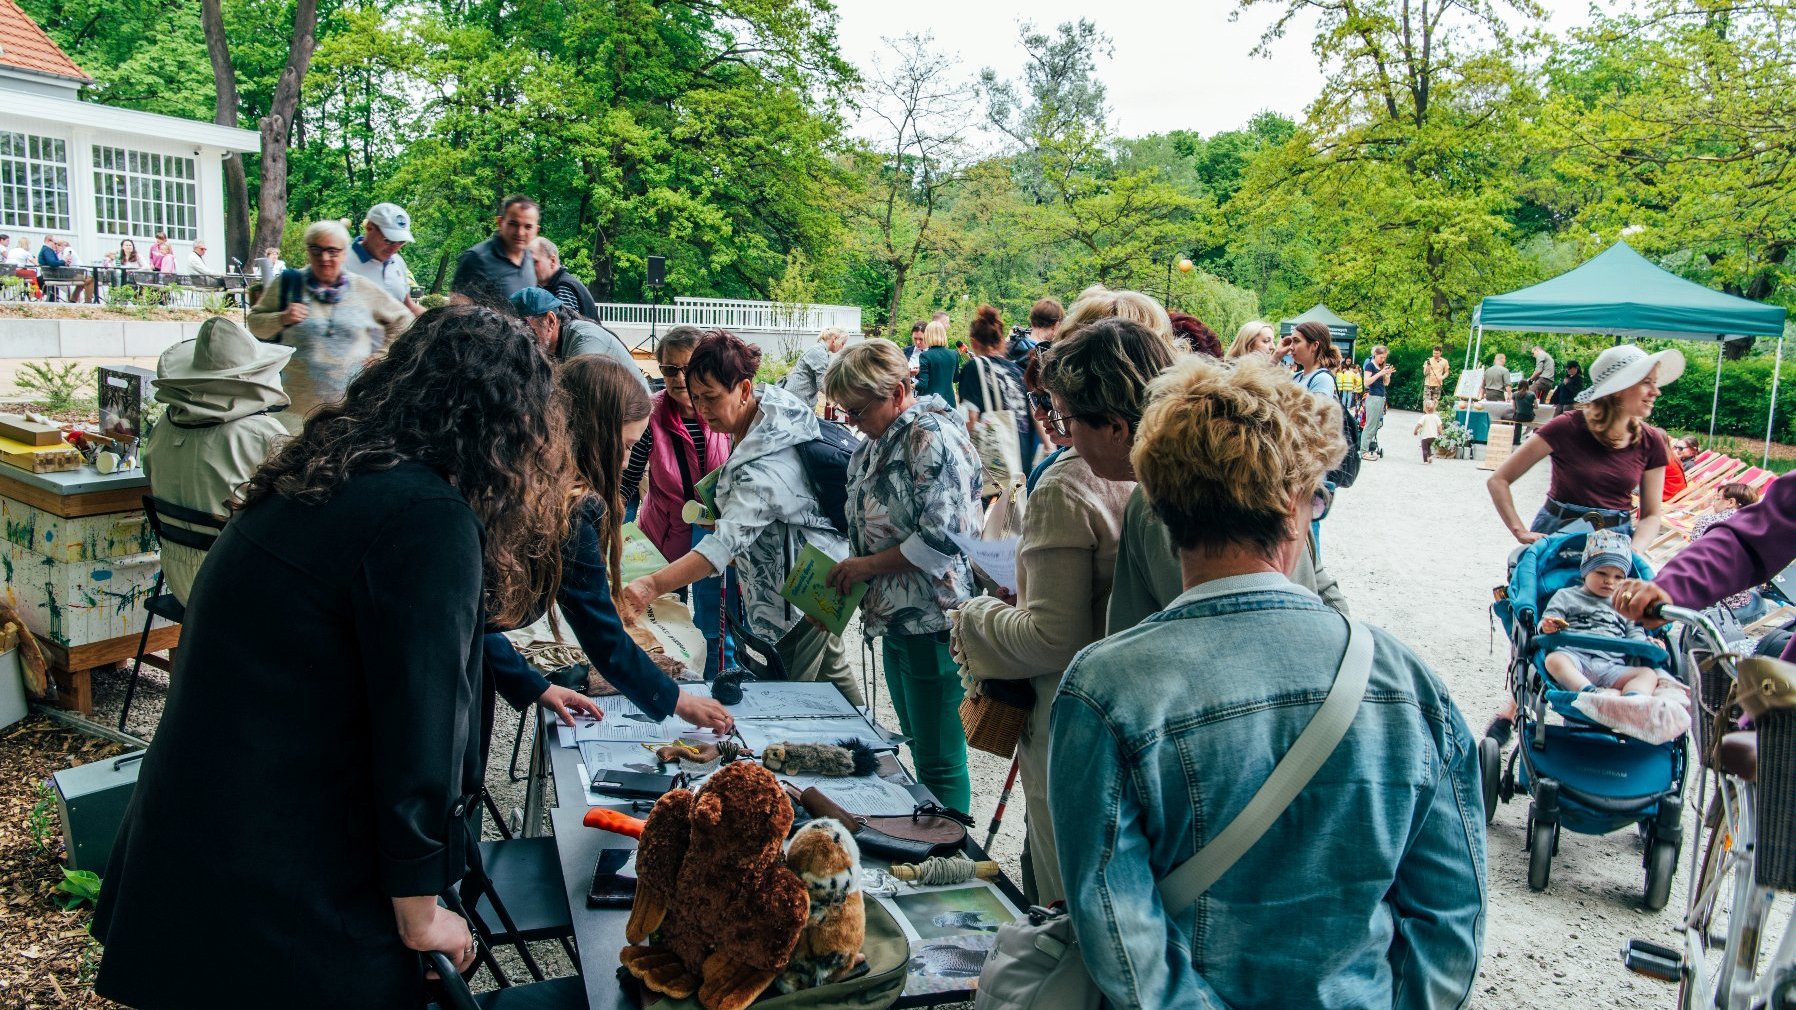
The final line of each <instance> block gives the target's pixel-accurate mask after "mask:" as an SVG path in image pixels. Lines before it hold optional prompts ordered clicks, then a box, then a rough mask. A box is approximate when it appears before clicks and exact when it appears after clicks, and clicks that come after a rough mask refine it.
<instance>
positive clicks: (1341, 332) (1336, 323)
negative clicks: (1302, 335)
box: [1278, 302, 1359, 361]
mask: <svg viewBox="0 0 1796 1010" xmlns="http://www.w3.org/2000/svg"><path fill="white" fill-rule="evenodd" d="M1298 323H1321V324H1322V325H1324V326H1326V327H1328V336H1329V338H1330V339H1331V340H1333V341H1334V342H1335V346H1336V347H1339V348H1340V349H1341V357H1343V358H1345V359H1347V360H1348V361H1352V360H1353V345H1354V342H1355V341H1357V340H1359V324H1358V323H1350V322H1348V321H1347V320H1345V319H1342V318H1341V317H1340V316H1337V315H1335V313H1334V310H1333V309H1331V308H1329V307H1328V306H1326V305H1324V304H1322V303H1321V302H1317V303H1316V304H1314V305H1312V306H1310V308H1309V311H1307V312H1305V313H1303V314H1302V315H1298V316H1292V317H1291V318H1289V319H1284V320H1280V321H1279V324H1278V335H1279V336H1281V337H1288V336H1290V335H1291V331H1292V330H1294V329H1296V328H1297V324H1298Z"/></svg>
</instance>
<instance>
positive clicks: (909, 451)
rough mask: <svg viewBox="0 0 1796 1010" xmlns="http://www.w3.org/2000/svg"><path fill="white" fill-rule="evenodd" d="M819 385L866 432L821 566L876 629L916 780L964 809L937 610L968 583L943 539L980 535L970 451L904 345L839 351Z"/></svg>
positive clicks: (870, 344)
mask: <svg viewBox="0 0 1796 1010" xmlns="http://www.w3.org/2000/svg"><path fill="white" fill-rule="evenodd" d="M823 391H824V393H825V394H827V395H828V396H829V399H830V401H831V402H833V403H839V404H841V405H842V407H843V409H844V410H846V411H847V413H848V421H849V423H850V424H853V425H854V426H855V427H857V428H859V429H860V430H861V432H862V433H863V434H865V435H866V436H867V440H866V441H864V442H862V443H861V444H860V447H859V448H857V449H856V450H855V451H854V455H853V456H851V457H849V460H848V546H849V548H850V549H851V550H853V552H854V555H853V556H852V557H849V558H847V559H846V560H844V561H842V562H841V563H840V564H838V565H836V566H835V568H833V569H831V570H830V574H829V580H830V583H831V584H832V585H834V586H835V587H836V588H837V589H839V590H841V591H842V592H844V593H846V592H848V591H849V590H850V589H852V588H853V587H854V585H855V584H856V583H859V582H868V583H870V585H869V587H868V589H867V596H866V598H865V599H863V600H862V601H861V620H862V622H863V629H864V633H865V634H866V635H867V636H868V637H869V638H871V637H874V636H881V637H882V638H883V642H882V652H883V654H884V657H885V667H886V685H887V686H888V687H890V688H891V691H892V707H893V708H895V709H897V711H898V725H899V727H900V728H901V729H903V730H904V735H905V736H908V737H910V740H911V744H910V746H911V756H912V758H913V759H915V761H916V766H917V777H918V778H919V779H921V780H922V782H923V784H924V785H926V786H928V787H929V790H930V791H931V792H933V793H935V796H936V799H938V800H940V801H941V802H943V803H945V804H947V805H948V806H951V807H953V808H954V809H956V810H966V809H968V804H969V803H970V802H971V799H972V797H971V786H970V784H969V782H968V780H967V739H966V734H965V733H964V732H963V731H962V729H961V726H960V714H959V713H960V701H961V698H962V695H963V692H962V689H961V686H960V667H959V666H957V665H955V663H954V660H953V659H952V658H950V657H949V655H948V611H950V610H954V609H957V608H959V607H960V605H961V604H963V603H965V602H966V601H967V599H968V598H969V597H971V596H972V595H973V594H974V593H975V592H976V591H977V590H976V587H975V586H974V585H973V570H972V567H971V566H970V565H969V564H968V563H967V559H966V556H965V555H963V554H961V552H960V549H959V548H957V547H955V546H954V541H953V540H952V539H951V535H955V534H958V535H960V536H963V537H976V536H978V535H979V533H978V530H979V485H980V484H981V482H982V479H983V478H982V474H981V467H980V465H979V454H978V453H977V452H975V451H974V450H973V441H972V439H970V438H968V437H967V431H966V426H965V425H963V424H961V422H960V418H959V417H958V416H957V415H956V414H954V412H953V411H952V410H951V409H949V407H948V404H947V403H946V402H944V401H943V400H942V398H941V397H939V396H924V397H922V398H921V399H919V398H918V397H917V396H916V395H915V394H914V393H913V392H912V387H911V377H910V366H909V364H908V363H907V362H906V361H905V360H904V352H903V351H901V350H899V349H898V345H897V344H894V343H892V342H891V341H890V340H867V341H863V342H861V343H859V344H856V345H854V346H853V347H850V348H848V349H847V350H845V351H843V352H842V353H841V354H840V355H838V356H837V357H836V360H835V362H834V363H833V364H831V365H830V366H829V372H828V373H827V374H826V375H825V376H824V378H823Z"/></svg>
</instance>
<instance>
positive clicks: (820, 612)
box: [780, 544, 867, 637]
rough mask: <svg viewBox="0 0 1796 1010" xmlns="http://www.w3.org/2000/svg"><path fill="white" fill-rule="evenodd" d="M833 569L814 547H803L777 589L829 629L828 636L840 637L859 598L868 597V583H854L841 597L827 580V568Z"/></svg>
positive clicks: (830, 560) (859, 600) (833, 563)
mask: <svg viewBox="0 0 1796 1010" xmlns="http://www.w3.org/2000/svg"><path fill="white" fill-rule="evenodd" d="M834 567H836V562H835V560H834V559H833V558H831V557H830V556H829V555H827V554H825V553H823V552H822V551H820V550H818V549H817V548H816V547H815V546H813V545H811V544H805V545H804V550H802V551H799V552H798V560H797V561H795V562H793V564H792V573H791V574H790V575H787V576H786V586H785V588H784V589H782V590H780V595H781V596H783V597H785V598H786V601H787V602H788V603H790V604H792V605H793V606H794V607H797V608H798V609H799V610H800V611H802V612H804V614H805V615H806V616H808V617H812V618H815V619H816V620H817V623H819V624H821V625H823V626H824V627H825V628H828V629H829V633H830V634H832V635H835V636H837V637H840V636H841V634H842V630H843V629H844V628H846V627H848V618H850V617H852V616H853V615H854V608H856V607H858V606H860V605H861V597H863V596H866V595H867V584H866V583H865V582H859V583H856V584H855V586H854V589H853V590H852V591H850V592H849V593H848V595H847V596H843V595H842V594H841V593H838V592H836V591H835V590H834V589H832V588H830V585H829V582H828V581H827V580H828V578H829V573H830V569H832V568H834Z"/></svg>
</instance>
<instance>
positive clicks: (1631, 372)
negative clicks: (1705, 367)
mask: <svg viewBox="0 0 1796 1010" xmlns="http://www.w3.org/2000/svg"><path fill="white" fill-rule="evenodd" d="M1654 368H1657V369H1658V370H1659V385H1661V386H1669V385H1671V384H1672V382H1674V381H1675V380H1676V379H1677V377H1678V376H1680V375H1682V374H1684V352H1682V351H1680V350H1677V349H1676V348H1672V349H1670V350H1665V351H1659V352H1658V353H1656V354H1648V353H1646V352H1645V351H1643V350H1641V349H1640V348H1638V347H1636V346H1634V345H1633V344H1622V345H1620V346H1618V347H1611V348H1609V349H1608V350H1606V351H1604V352H1603V353H1601V354H1599V355H1597V356H1596V360H1595V361H1593V362H1591V363H1590V387H1589V388H1588V389H1586V390H1584V391H1583V392H1581V393H1579V394H1578V402H1579V403H1589V402H1591V401H1592V400H1596V399H1599V398H1601V397H1605V396H1608V395H1609V394H1610V393H1619V392H1621V391H1622V390H1624V389H1626V388H1628V387H1629V386H1632V385H1634V384H1635V383H1638V382H1640V381H1642V380H1644V379H1645V378H1646V377H1647V376H1648V375H1651V374H1652V371H1653V369H1654Z"/></svg>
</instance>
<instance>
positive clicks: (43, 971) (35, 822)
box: [0, 715, 126, 1010]
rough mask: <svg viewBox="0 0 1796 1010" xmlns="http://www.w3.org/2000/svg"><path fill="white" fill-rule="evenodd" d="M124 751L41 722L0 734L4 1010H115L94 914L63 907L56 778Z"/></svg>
mask: <svg viewBox="0 0 1796 1010" xmlns="http://www.w3.org/2000/svg"><path fill="white" fill-rule="evenodd" d="M125 749H126V748H125V747H124V746H123V745H121V744H117V743H113V742H112V741H110V740H102V739H97V738H94V737H90V736H85V735H83V734H81V733H78V732H76V731H75V730H72V729H69V728H67V727H65V726H63V725H61V724H60V723H57V722H54V721H52V720H50V719H48V718H46V717H44V716H41V715H33V716H30V717H28V718H27V719H25V721H23V722H20V723H18V724H16V725H14V726H12V727H10V728H8V729H5V730H0V952H3V953H0V1006H4V1007H9V1008H15V1007H16V1008H18V1010H37V1008H40V1007H58V1008H62V1007H82V1008H88V1007H91V1008H96V1010H98V1008H108V1007H116V1004H114V1003H112V1002H111V1001H109V1000H104V999H101V998H100V997H98V996H95V995H94V993H93V986H92V974H93V970H94V968H95V967H96V966H97V965H98V964H99V952H100V948H99V945H98V944H97V943H95V942H94V940H93V938H92V937H90V936H89V935H88V932H87V925H88V922H89V920H90V919H91V918H92V915H93V909H92V907H91V906H88V905H82V906H81V907H80V908H76V909H72V910H68V911H64V910H63V909H62V908H61V906H60V903H59V902H58V901H57V900H56V899H57V898H60V897H61V896H60V895H57V894H56V893H55V887H56V884H57V882H58V881H60V880H62V869H63V866H64V865H65V864H64V861H63V857H64V853H63V840H62V824H61V822H60V821H59V820H58V818H57V816H56V799H55V793H54V791H53V790H52V789H51V787H50V775H51V773H53V772H55V771H57V770H58V769H62V768H67V767H70V766H72V765H77V764H87V763H89V762H92V761H98V760H101V759H102V758H106V757H111V756H112V755H114V754H118V753H121V752H123V751H124V750H125ZM34 811H36V813H34Z"/></svg>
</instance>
